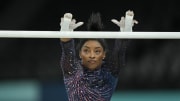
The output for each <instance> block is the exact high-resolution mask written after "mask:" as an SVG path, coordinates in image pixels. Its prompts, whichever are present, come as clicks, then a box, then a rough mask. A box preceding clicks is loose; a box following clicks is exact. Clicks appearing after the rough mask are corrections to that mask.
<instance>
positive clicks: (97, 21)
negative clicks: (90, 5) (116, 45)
mask: <svg viewBox="0 0 180 101" xmlns="http://www.w3.org/2000/svg"><path fill="white" fill-rule="evenodd" d="M102 30H103V23H102V20H101V14H100V13H99V12H97V13H92V14H91V16H90V18H89V19H88V23H87V31H102ZM89 40H95V41H98V42H99V43H100V44H101V46H102V47H103V50H104V51H106V52H108V48H107V44H106V41H105V40H104V39H102V38H99V39H97V38H90V39H89V38H88V39H80V41H79V42H78V45H77V52H80V50H81V48H82V46H83V45H84V43H85V42H87V41H89Z"/></svg>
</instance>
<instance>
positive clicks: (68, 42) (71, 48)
mask: <svg viewBox="0 0 180 101" xmlns="http://www.w3.org/2000/svg"><path fill="white" fill-rule="evenodd" d="M82 24H83V22H78V23H76V20H75V19H72V14H71V13H65V14H64V17H62V18H61V22H60V26H61V29H60V31H73V30H74V29H76V28H77V27H79V26H81V25H82ZM60 44H61V49H62V54H61V61H60V65H61V68H62V71H63V74H64V77H65V78H67V77H70V76H72V75H73V74H74V73H75V72H76V69H77V68H78V65H77V58H76V52H75V45H74V40H73V39H71V38H60Z"/></svg>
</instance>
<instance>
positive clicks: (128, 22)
mask: <svg viewBox="0 0 180 101" xmlns="http://www.w3.org/2000/svg"><path fill="white" fill-rule="evenodd" d="M133 17H134V14H133V13H132V12H126V15H125V27H124V32H132V26H133Z"/></svg>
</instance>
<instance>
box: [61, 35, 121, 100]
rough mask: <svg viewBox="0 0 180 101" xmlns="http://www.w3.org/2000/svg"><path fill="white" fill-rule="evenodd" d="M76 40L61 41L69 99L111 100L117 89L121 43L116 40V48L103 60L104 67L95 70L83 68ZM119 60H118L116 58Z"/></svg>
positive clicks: (62, 63)
mask: <svg viewBox="0 0 180 101" xmlns="http://www.w3.org/2000/svg"><path fill="white" fill-rule="evenodd" d="M74 44H75V43H74V40H73V39H72V40H71V41H68V42H61V47H62V57H61V62H60V64H61V68H62V71H63V75H64V83H65V87H66V91H67V94H68V99H69V101H110V99H111V96H112V94H113V92H114V90H115V87H116V84H117V80H118V73H119V69H120V68H119V67H118V65H117V63H119V62H117V63H116V62H115V61H114V60H115V59H117V58H116V56H118V52H119V50H120V48H121V47H120V43H119V42H118V41H115V42H114V46H113V47H114V49H112V50H111V51H110V53H111V52H112V53H111V54H110V55H109V57H107V56H106V57H107V58H106V60H105V61H104V62H103V64H102V67H101V68H99V69H96V70H93V71H90V70H88V69H87V68H83V66H82V65H81V62H80V61H79V60H78V59H77V57H76V52H75V45H74ZM116 61H118V60H116Z"/></svg>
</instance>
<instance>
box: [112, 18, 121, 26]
mask: <svg viewBox="0 0 180 101" xmlns="http://www.w3.org/2000/svg"><path fill="white" fill-rule="evenodd" d="M111 21H112V22H113V23H114V24H116V25H118V26H119V21H117V20H116V19H112V20H111Z"/></svg>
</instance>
